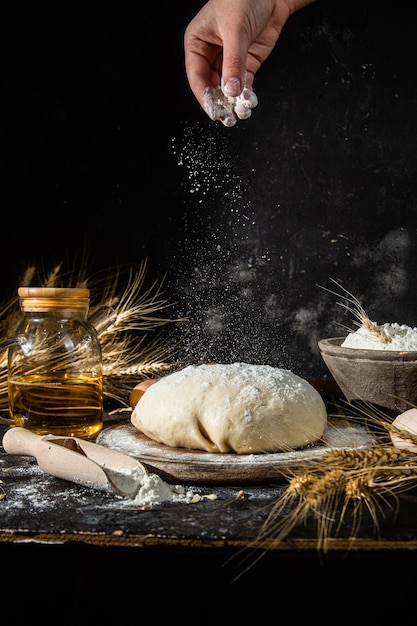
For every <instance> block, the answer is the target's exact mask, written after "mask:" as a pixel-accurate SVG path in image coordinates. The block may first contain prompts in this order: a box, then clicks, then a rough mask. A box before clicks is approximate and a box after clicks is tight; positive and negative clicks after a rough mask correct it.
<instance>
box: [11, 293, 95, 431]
mask: <svg viewBox="0 0 417 626" xmlns="http://www.w3.org/2000/svg"><path fill="white" fill-rule="evenodd" d="M18 294H19V299H20V308H21V310H22V313H23V319H22V321H21V323H20V324H19V326H18V328H17V330H16V334H15V337H14V339H15V342H14V343H13V344H12V345H11V346H9V349H8V400H9V413H10V417H11V419H12V420H13V424H14V425H15V426H22V427H24V428H28V429H29V430H31V431H32V432H34V433H36V434H38V435H46V434H53V435H61V436H65V437H80V438H82V439H94V438H95V437H96V436H97V435H98V433H99V432H100V431H101V430H102V427H103V371H102V352H101V345H100V341H99V338H98V335H97V332H96V330H95V328H94V326H93V325H92V324H91V323H90V322H89V321H88V319H87V315H88V310H89V303H90V291H89V289H84V288H55V287H21V288H19V291H18Z"/></svg>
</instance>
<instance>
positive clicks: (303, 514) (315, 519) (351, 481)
mask: <svg viewBox="0 0 417 626" xmlns="http://www.w3.org/2000/svg"><path fill="white" fill-rule="evenodd" d="M346 409H347V410H348V413H349V418H348V419H349V420H350V421H358V422H359V423H362V424H364V425H366V427H367V428H370V429H371V431H372V434H373V439H374V443H372V444H370V445H368V446H366V447H364V448H359V449H354V448H352V449H336V450H329V451H328V452H326V453H325V454H324V455H323V457H321V458H320V459H317V460H315V461H312V462H311V461H310V462H309V463H308V465H306V466H305V467H302V466H300V467H299V468H298V469H297V471H291V472H288V474H287V475H286V476H284V477H283V479H284V485H283V490H282V494H281V495H280V496H279V497H278V498H277V499H276V500H274V501H273V502H272V503H271V504H270V505H269V507H268V509H267V516H266V518H265V520H264V522H263V523H262V525H261V527H260V530H259V532H258V534H257V536H256V538H255V539H254V540H253V542H252V543H251V545H250V546H248V547H245V548H244V549H242V550H241V551H239V553H238V555H235V556H233V557H232V558H231V559H230V560H233V561H235V560H238V562H239V573H238V575H237V576H236V579H237V578H240V577H241V576H242V575H243V574H245V573H246V572H247V571H248V570H249V569H250V568H252V567H253V566H254V565H255V564H256V563H257V562H258V561H259V560H260V559H262V558H263V557H264V556H265V555H266V554H267V553H268V551H270V550H274V549H278V548H279V547H280V544H281V545H282V544H283V542H285V541H286V540H287V541H288V540H291V536H292V533H293V531H294V530H296V529H298V530H299V529H300V528H302V527H303V526H304V527H306V526H307V525H313V528H314V529H315V532H316V548H317V551H318V553H319V555H321V557H325V556H326V554H327V552H328V550H329V547H330V546H331V544H332V540H335V539H338V538H339V537H343V539H344V545H347V546H348V549H349V545H350V546H353V545H354V543H355V539H356V538H357V537H358V534H359V532H360V529H361V527H362V521H363V517H364V514H365V513H367V514H368V515H369V516H370V518H371V523H372V525H373V530H374V534H375V538H376V539H379V538H380V526H381V522H382V520H383V519H384V518H385V517H386V516H387V512H388V511H390V512H391V513H392V514H393V519H394V520H395V519H396V516H397V514H398V513H399V507H400V500H399V497H398V496H399V495H400V494H401V493H404V492H405V491H407V490H410V489H413V488H417V454H416V453H415V452H413V451H411V450H409V449H405V448H404V449H403V448H398V447H395V446H394V445H393V444H392V443H391V442H390V438H389V433H390V432H393V431H394V432H395V434H396V435H397V436H399V437H400V438H402V439H403V440H404V441H407V442H412V443H413V444H417V436H415V435H413V434H412V433H410V432H409V431H401V430H399V429H397V428H395V427H394V426H393V425H392V419H391V418H390V417H389V416H387V415H385V414H384V413H383V412H381V411H380V410H379V409H378V408H377V407H374V406H371V405H368V406H367V405H362V406H354V405H350V404H349V403H347V406H346V407H345V408H344V407H340V406H339V407H338V410H339V415H340V411H342V412H343V417H344V418H345V419H346V418H347V414H346V412H345V411H346ZM414 449H415V448H414ZM346 532H347V540H346Z"/></svg>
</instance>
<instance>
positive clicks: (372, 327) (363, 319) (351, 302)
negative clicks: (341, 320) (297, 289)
mask: <svg viewBox="0 0 417 626" xmlns="http://www.w3.org/2000/svg"><path fill="white" fill-rule="evenodd" d="M330 280H332V281H333V282H334V283H335V284H336V285H337V287H339V289H341V290H342V291H343V293H344V294H345V295H343V294H339V293H337V292H336V291H332V290H331V289H328V288H327V287H322V286H321V285H317V286H318V287H320V288H321V289H324V290H325V291H328V292H329V293H331V294H333V295H335V296H337V297H342V298H344V300H345V302H339V301H338V302H336V304H337V305H339V306H341V307H343V308H344V309H346V310H347V311H349V313H351V314H352V315H353V316H354V319H353V320H352V322H353V323H354V324H355V326H357V327H358V328H361V327H362V328H364V329H365V330H367V331H368V332H369V333H370V335H371V336H373V337H374V338H375V339H376V340H377V341H380V342H381V343H391V341H392V338H391V337H390V336H389V335H388V333H387V332H386V331H385V329H384V328H382V327H381V326H379V325H378V324H377V323H376V322H372V321H371V319H370V318H369V316H368V315H367V313H366V312H365V309H364V308H363V306H362V304H361V303H360V301H359V300H358V298H356V297H355V296H354V295H352V294H351V293H350V292H349V291H348V290H347V289H345V288H344V287H343V286H342V285H339V283H338V282H337V281H335V280H334V279H333V278H331V279H330ZM341 326H343V325H341ZM343 328H346V329H347V330H348V331H349V332H352V330H351V329H350V328H348V327H346V326H343Z"/></svg>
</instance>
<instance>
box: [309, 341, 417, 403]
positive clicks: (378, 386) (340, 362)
mask: <svg viewBox="0 0 417 626" xmlns="http://www.w3.org/2000/svg"><path fill="white" fill-rule="evenodd" d="M343 341H344V337H332V338H329V339H321V340H320V341H319V342H318V346H319V349H320V353H321V356H322V358H323V361H324V362H325V364H326V365H327V367H328V369H329V371H330V373H331V374H332V376H333V378H334V380H335V381H336V382H337V384H338V385H339V387H340V389H341V391H342V393H343V394H344V396H345V397H346V399H347V400H348V402H356V401H359V402H361V403H365V404H371V405H377V407H379V408H381V409H382V410H388V411H389V412H390V413H402V412H403V411H406V410H408V409H410V408H411V407H412V406H414V405H415V406H417V352H399V351H396V350H395V351H394V350H363V349H359V348H343V347H342V346H341V344H342V342H343Z"/></svg>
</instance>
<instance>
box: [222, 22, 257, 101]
mask: <svg viewBox="0 0 417 626" xmlns="http://www.w3.org/2000/svg"><path fill="white" fill-rule="evenodd" d="M248 49H249V41H248V40H247V39H246V37H244V35H243V33H237V32H233V33H229V34H228V36H227V37H224V38H223V61H222V71H221V88H222V91H223V93H224V94H225V95H226V96H229V97H231V98H236V97H237V96H239V95H240V94H241V93H242V91H243V88H244V87H245V86H248V85H246V80H247V70H246V58H247V54H248ZM249 87H251V85H249Z"/></svg>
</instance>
